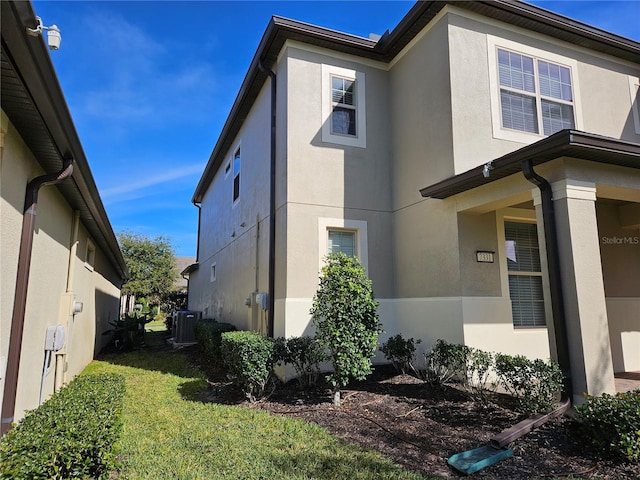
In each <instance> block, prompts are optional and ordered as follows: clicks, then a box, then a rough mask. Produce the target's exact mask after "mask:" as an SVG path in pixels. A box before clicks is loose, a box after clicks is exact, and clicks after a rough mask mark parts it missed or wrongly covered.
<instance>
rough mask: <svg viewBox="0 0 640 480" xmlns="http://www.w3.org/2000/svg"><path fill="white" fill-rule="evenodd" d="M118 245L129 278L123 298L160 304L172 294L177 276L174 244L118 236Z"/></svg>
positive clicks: (124, 233) (140, 237)
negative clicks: (139, 298) (129, 296)
mask: <svg viewBox="0 0 640 480" xmlns="http://www.w3.org/2000/svg"><path fill="white" fill-rule="evenodd" d="M118 241H119V243H120V249H121V250H122V255H123V256H124V261H125V264H126V265H127V268H128V269H129V275H130V278H129V280H127V282H126V283H125V284H124V285H123V286H122V294H123V295H135V296H136V297H146V298H148V299H149V300H150V301H151V302H152V303H155V304H158V303H159V302H160V301H161V299H162V297H164V296H166V295H167V294H168V293H169V292H171V291H172V289H173V284H174V282H175V280H176V278H177V276H178V272H177V271H176V266H175V260H174V251H173V246H172V245H171V242H170V241H169V240H168V239H167V238H165V237H163V236H158V237H156V238H149V237H146V236H144V235H139V234H135V233H130V232H121V233H119V234H118Z"/></svg>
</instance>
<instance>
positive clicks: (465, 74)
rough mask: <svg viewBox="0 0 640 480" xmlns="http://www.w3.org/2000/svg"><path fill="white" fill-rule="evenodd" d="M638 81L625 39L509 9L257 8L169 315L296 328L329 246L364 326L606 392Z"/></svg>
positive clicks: (627, 290)
mask: <svg viewBox="0 0 640 480" xmlns="http://www.w3.org/2000/svg"><path fill="white" fill-rule="evenodd" d="M639 77H640V44H638V43H637V42H634V41H631V40H628V39H625V38H622V37H619V36H617V35H614V34H611V33H608V32H605V31H602V30H599V29H597V28H594V27H591V26H589V25H585V24H582V23H580V22H576V21H573V20H569V19H567V18H566V17H563V16H560V15H556V14H554V13H551V12H549V11H546V10H543V9H540V8H538V7H534V6H530V5H527V4H524V3H522V2H517V1H506V0H504V1H503V0H501V1H482V2H480V1H478V2H419V3H417V4H416V5H415V6H414V7H413V8H412V9H411V10H410V11H409V12H408V13H407V15H406V16H405V17H404V18H403V20H402V21H401V22H400V23H399V25H398V26H397V27H396V28H395V29H394V30H393V31H392V32H386V33H385V34H384V35H382V37H381V38H378V39H366V38H360V37H355V36H352V35H349V34H346V33H341V32H336V31H333V30H328V29H324V28H320V27H316V26H313V25H308V24H303V23H299V22H296V21H292V20H287V19H284V18H278V17H274V18H272V20H271V22H270V23H269V25H268V27H267V30H266V32H265V34H264V36H263V38H262V41H261V42H260V45H259V46H258V50H257V52H256V54H255V56H254V59H253V61H252V63H251V66H250V68H249V71H248V73H247V75H246V77H245V79H244V82H243V84H242V87H241V89H240V92H239V94H238V97H237V98H236V101H235V103H234V105H233V108H232V110H231V113H230V115H229V117H228V119H227V122H226V124H225V126H224V129H223V131H222V134H221V136H220V138H219V140H218V142H217V144H216V145H215V147H214V150H213V152H212V154H211V157H210V159H209V162H208V164H207V166H206V168H205V171H204V173H203V176H202V178H201V180H200V182H199V184H198V186H197V188H196V191H195V193H194V196H193V202H194V203H195V204H196V206H197V207H198V208H199V209H200V217H199V235H198V238H199V247H198V262H197V264H196V265H194V266H192V267H190V268H189V271H188V272H187V273H190V282H189V286H190V289H189V306H190V308H191V309H193V310H201V311H203V315H204V316H206V317H214V318H216V319H218V320H220V321H225V322H231V323H234V324H236V325H237V326H238V327H240V328H246V329H261V330H263V331H265V332H267V333H269V334H271V335H275V336H287V337H289V336H298V335H302V334H309V333H312V325H311V323H310V317H309V309H310V307H311V302H312V297H313V295H314V293H315V291H316V288H317V285H318V272H319V269H320V267H321V265H322V262H323V257H324V256H325V255H326V254H327V253H328V252H330V251H335V250H341V251H345V252H349V253H352V254H354V255H356V256H358V257H359V258H360V260H361V262H362V263H363V264H364V266H365V267H366V269H367V272H368V274H369V276H370V278H371V280H372V281H373V286H374V290H375V293H376V297H377V299H378V300H379V302H380V308H379V313H380V318H381V320H382V322H383V325H384V329H385V336H383V337H382V340H384V339H385V338H386V337H387V336H390V335H394V334H396V333H402V334H403V335H404V336H405V338H406V337H414V338H421V339H423V340H424V343H423V345H425V346H427V347H428V346H429V345H431V344H432V343H433V342H434V341H435V340H436V339H438V338H442V339H446V340H448V341H450V342H459V343H465V344H467V345H471V346H474V347H478V348H482V349H485V350H489V351H501V352H505V353H509V354H524V355H527V356H529V357H541V358H547V357H549V356H551V357H554V358H557V359H558V360H559V361H560V363H561V365H562V367H563V369H564V370H565V371H566V372H567V374H570V375H571V383H572V386H573V394H574V400H576V401H578V402H580V401H581V399H582V394H583V393H584V392H589V393H592V394H598V393H601V392H612V391H613V390H614V372H617V371H625V370H626V371H630V370H640V118H639V112H638V109H639V106H638V84H639ZM263 292H264V293H267V294H268V295H266V296H263V295H256V294H257V293H263ZM265 298H266V301H265V300H264V299H265ZM378 360H382V358H378Z"/></svg>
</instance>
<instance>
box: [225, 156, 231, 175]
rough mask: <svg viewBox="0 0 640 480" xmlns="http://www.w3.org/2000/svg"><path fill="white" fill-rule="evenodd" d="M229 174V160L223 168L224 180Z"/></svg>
mask: <svg viewBox="0 0 640 480" xmlns="http://www.w3.org/2000/svg"><path fill="white" fill-rule="evenodd" d="M230 174H231V160H229V161H228V162H227V163H226V164H225V166H224V178H227V177H228V176H229V175H230Z"/></svg>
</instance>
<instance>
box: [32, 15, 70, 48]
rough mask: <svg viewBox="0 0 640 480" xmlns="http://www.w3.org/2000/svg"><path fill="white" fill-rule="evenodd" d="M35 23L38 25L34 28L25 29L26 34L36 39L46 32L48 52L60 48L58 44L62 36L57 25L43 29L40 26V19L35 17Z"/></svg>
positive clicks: (42, 26)
mask: <svg viewBox="0 0 640 480" xmlns="http://www.w3.org/2000/svg"><path fill="white" fill-rule="evenodd" d="M36 21H37V22H38V25H37V26H36V28H29V27H27V28H26V31H27V34H29V35H31V36H32V37H37V36H38V35H41V34H42V32H43V31H44V30H46V31H47V44H48V45H49V49H50V50H58V49H59V48H60V42H62V36H61V35H60V29H59V28H58V26H57V25H51V26H50V27H45V26H44V25H43V24H42V19H41V18H40V17H36Z"/></svg>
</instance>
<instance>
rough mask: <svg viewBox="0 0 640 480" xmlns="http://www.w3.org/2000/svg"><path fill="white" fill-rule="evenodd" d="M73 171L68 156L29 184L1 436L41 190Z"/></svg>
mask: <svg viewBox="0 0 640 480" xmlns="http://www.w3.org/2000/svg"><path fill="white" fill-rule="evenodd" d="M72 173H73V159H65V160H64V161H63V164H62V169H61V170H60V171H59V172H56V173H50V174H47V175H41V176H39V177H36V178H34V179H33V180H31V181H30V182H29V183H28V184H27V192H26V195H25V202H24V214H23V216H22V236H21V238H20V253H19V256H18V268H17V274H16V290H15V295H14V301H13V314H12V317H11V333H10V337H9V354H8V357H7V371H6V380H5V384H4V396H3V398H2V420H1V423H0V435H4V434H5V433H7V432H8V431H9V430H10V429H11V424H12V423H13V420H14V414H15V407H16V392H17V390H18V371H19V369H20V354H21V350H22V336H23V333H24V317H25V311H26V308H27V291H28V288H29V269H30V267H31V253H32V250H33V234H34V230H35V223H36V209H37V206H38V191H39V190H40V188H41V187H44V186H47V185H54V184H56V183H60V182H62V181H63V180H65V179H67V178H69V177H70V176H71V174H72Z"/></svg>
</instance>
